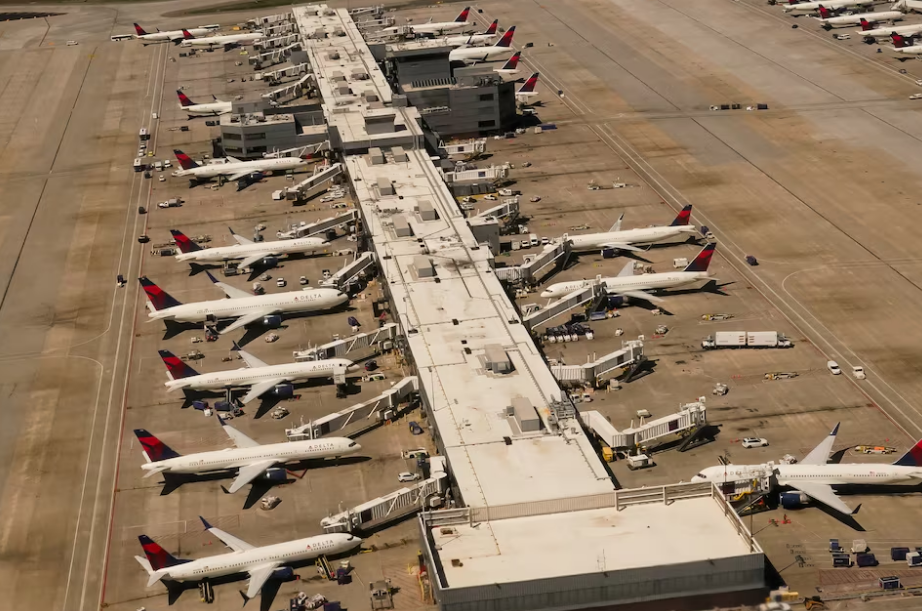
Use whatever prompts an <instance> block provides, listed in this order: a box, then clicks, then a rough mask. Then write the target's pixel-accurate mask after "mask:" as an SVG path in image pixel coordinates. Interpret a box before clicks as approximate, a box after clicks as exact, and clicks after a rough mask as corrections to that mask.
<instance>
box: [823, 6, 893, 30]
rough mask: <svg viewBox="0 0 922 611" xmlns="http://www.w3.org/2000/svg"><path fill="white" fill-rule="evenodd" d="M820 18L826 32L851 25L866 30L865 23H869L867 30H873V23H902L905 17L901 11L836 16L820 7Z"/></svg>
mask: <svg viewBox="0 0 922 611" xmlns="http://www.w3.org/2000/svg"><path fill="white" fill-rule="evenodd" d="M818 10H819V13H820V16H819V18H818V19H817V21H819V22H820V23H821V24H823V26H822V27H823V29H824V30H831V29H832V28H835V27H843V26H849V25H861V28H862V30H863V29H865V23H867V29H871V24H873V23H882V22H885V21H886V22H891V23H892V22H894V21H901V20H902V19H903V17H904V15H903V13H902V12H900V11H882V12H879V13H856V14H853V15H836V14H835V13H834V12H832V11H830V10H829V9H827V8H826V7H825V6H821V7H819V9H818Z"/></svg>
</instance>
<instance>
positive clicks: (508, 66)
mask: <svg viewBox="0 0 922 611" xmlns="http://www.w3.org/2000/svg"><path fill="white" fill-rule="evenodd" d="M520 57H522V52H521V51H516V52H515V53H513V54H512V57H510V58H509V59H507V60H506V63H505V64H503V67H502V68H500V70H508V71H509V72H515V70H516V66H518V65H519V58H520Z"/></svg>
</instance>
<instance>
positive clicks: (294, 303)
mask: <svg viewBox="0 0 922 611" xmlns="http://www.w3.org/2000/svg"><path fill="white" fill-rule="evenodd" d="M347 301H349V297H348V296H347V295H346V294H345V293H343V292H342V291H340V290H338V289H305V290H303V291H288V292H285V293H275V294H271V295H253V296H252V297H241V298H239V299H214V300H212V301H199V302H196V303H184V304H181V305H178V306H173V307H171V308H165V309H163V310H155V311H150V312H149V313H148V319H150V320H152V321H153V320H173V321H176V322H205V321H208V320H227V319H230V318H239V317H240V316H246V315H247V314H249V313H250V312H253V311H259V312H262V311H267V312H277V313H279V314H291V313H303V312H320V311H324V310H331V309H333V308H335V307H337V306H340V305H342V304H344V303H346V302H347Z"/></svg>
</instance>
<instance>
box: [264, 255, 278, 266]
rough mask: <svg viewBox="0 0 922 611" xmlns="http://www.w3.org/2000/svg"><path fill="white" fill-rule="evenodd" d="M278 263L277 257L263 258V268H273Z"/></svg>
mask: <svg viewBox="0 0 922 611" xmlns="http://www.w3.org/2000/svg"><path fill="white" fill-rule="evenodd" d="M278 263H279V258H278V257H263V260H262V264H263V267H275V266H276V265H278Z"/></svg>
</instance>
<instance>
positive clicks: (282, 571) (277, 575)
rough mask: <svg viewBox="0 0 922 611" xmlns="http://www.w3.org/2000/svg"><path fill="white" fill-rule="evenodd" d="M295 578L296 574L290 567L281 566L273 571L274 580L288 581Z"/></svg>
mask: <svg viewBox="0 0 922 611" xmlns="http://www.w3.org/2000/svg"><path fill="white" fill-rule="evenodd" d="M294 578H295V572H294V569H292V568H291V567H290V566H281V567H279V568H277V569H275V570H274V571H272V579H283V580H286V581H287V580H289V579H294Z"/></svg>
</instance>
